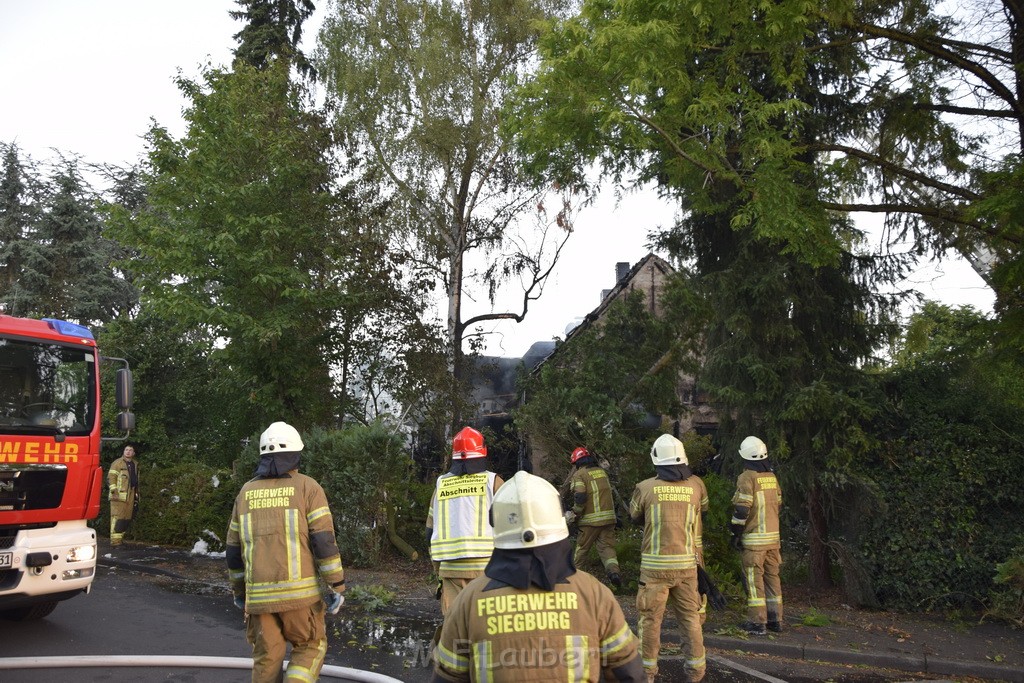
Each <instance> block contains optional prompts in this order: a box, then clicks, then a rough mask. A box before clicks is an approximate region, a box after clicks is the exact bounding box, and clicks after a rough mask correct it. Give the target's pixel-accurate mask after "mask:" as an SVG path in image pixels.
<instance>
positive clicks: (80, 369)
mask: <svg viewBox="0 0 1024 683" xmlns="http://www.w3.org/2000/svg"><path fill="white" fill-rule="evenodd" d="M108 360H112V361H120V362H122V363H124V361H121V359H105V358H101V356H100V355H99V352H98V350H97V347H96V340H95V338H94V337H93V335H92V332H90V331H89V329H88V328H85V327H83V326H81V325H77V324H74V323H70V322H67V321H63V320H54V319H43V320H32V319H26V318H14V317H11V316H7V315H0V617H5V618H8V619H38V618H41V617H44V616H46V615H47V614H49V613H50V612H52V611H53V609H54V608H55V607H56V606H57V603H58V602H60V601H61V600H66V599H68V598H71V597H73V596H75V595H78V594H80V593H88V592H89V589H90V587H91V586H92V581H93V578H94V576H95V573H96V531H95V530H94V529H92V528H91V527H90V526H89V524H88V522H89V520H92V519H95V518H96V517H97V515H98V514H99V511H100V502H101V500H102V499H103V493H104V490H105V486H104V482H103V471H102V468H101V466H100V445H101V442H102V438H101V436H100V364H101V362H105V361H108ZM116 377H117V379H116V385H117V391H116V392H115V393H116V403H117V407H118V410H119V411H120V413H119V415H118V420H117V422H118V428H119V429H120V430H124V431H125V432H127V431H130V430H131V429H132V428H134V420H135V418H134V415H133V414H132V413H131V412H129V409H130V408H131V400H132V380H131V371H130V370H129V369H128V368H127V363H124V367H123V368H120V369H118V370H117V374H116Z"/></svg>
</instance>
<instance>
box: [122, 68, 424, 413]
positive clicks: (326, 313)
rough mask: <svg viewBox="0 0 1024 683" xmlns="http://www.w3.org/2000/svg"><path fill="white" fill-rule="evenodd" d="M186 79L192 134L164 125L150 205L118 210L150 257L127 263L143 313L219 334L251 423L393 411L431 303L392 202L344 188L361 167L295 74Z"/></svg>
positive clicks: (246, 71) (155, 145) (153, 141)
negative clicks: (401, 254) (393, 226)
mask: <svg viewBox="0 0 1024 683" xmlns="http://www.w3.org/2000/svg"><path fill="white" fill-rule="evenodd" d="M178 85H179V87H180V88H181V90H182V92H183V93H184V94H185V96H186V97H187V98H188V99H189V100H190V107H189V109H188V110H187V111H186V113H185V117H186V120H187V121H188V124H189V126H188V130H187V133H186V135H185V136H184V138H182V139H181V140H175V139H173V138H172V137H171V136H170V135H169V134H168V133H167V131H166V130H164V129H162V128H160V127H159V126H155V127H154V128H153V129H152V130H151V131H150V133H149V136H148V142H149V145H150V151H149V155H148V166H147V168H146V169H145V174H144V177H143V181H144V185H145V187H146V190H147V193H148V194H147V197H146V201H145V203H144V204H143V205H142V207H140V208H133V207H132V206H125V205H115V206H112V207H110V213H111V215H112V223H113V224H114V225H115V226H116V230H117V235H118V238H119V239H120V240H122V241H123V242H124V243H125V244H127V245H130V246H131V247H132V248H133V249H135V250H137V252H138V256H137V258H134V259H133V260H132V261H131V262H130V263H127V264H125V265H126V267H129V268H131V269H132V270H133V272H134V273H136V276H137V278H138V281H139V282H140V284H141V285H142V286H143V288H144V291H145V300H144V304H145V305H146V306H148V307H151V308H152V309H153V314H154V315H156V316H159V317H160V318H164V319H170V320H174V321H176V323H177V324H178V325H180V327H181V328H183V329H185V330H189V331H202V336H203V338H205V339H217V340H218V343H217V345H216V346H215V347H214V348H213V349H211V350H210V354H211V356H212V355H215V356H217V357H218V362H217V363H216V364H215V366H216V367H217V368H218V369H221V370H223V371H230V373H231V374H232V375H233V377H232V379H231V380H230V381H231V382H232V383H233V385H234V387H235V388H236V389H237V393H236V394H235V396H234V399H233V400H234V401H237V402H238V403H239V405H240V406H244V407H245V410H244V411H243V412H245V413H247V414H248V419H249V429H252V428H253V427H254V426H256V425H262V424H267V423H269V422H271V421H273V420H275V419H280V418H281V416H284V415H287V416H288V419H289V420H290V421H291V422H294V423H295V424H296V425H297V426H299V427H306V426H308V425H313V424H317V425H331V424H337V423H340V422H341V421H342V420H344V419H345V417H346V416H350V415H354V416H355V417H356V418H357V419H364V415H365V412H364V410H365V409H370V408H376V410H377V412H376V413H374V414H380V413H383V412H386V410H387V406H384V405H381V404H382V400H381V395H382V393H383V392H384V391H385V387H384V386H382V385H383V384H385V383H387V382H390V384H389V388H394V387H397V388H398V389H401V388H403V387H404V386H405V385H406V384H407V383H406V382H405V381H404V380H403V379H401V378H402V377H404V376H405V375H407V374H409V373H407V372H400V371H395V370H394V369H393V367H392V366H393V365H395V364H401V363H400V361H401V354H402V353H403V352H405V351H408V350H409V348H410V346H413V347H414V348H415V344H414V343H413V342H407V340H408V339H410V337H416V340H417V341H419V340H421V339H422V336H423V330H424V329H425V325H423V324H421V323H419V322H418V317H419V316H418V313H419V310H420V309H419V307H418V306H417V305H416V304H415V303H413V301H415V300H418V296H419V295H418V293H416V294H414V295H411V296H409V297H407V296H406V295H405V294H404V293H403V291H402V289H401V287H400V286H399V278H400V274H399V273H398V272H397V271H398V268H399V264H398V263H397V262H396V261H395V260H394V259H392V258H391V257H390V256H389V252H388V251H387V250H386V249H385V248H384V247H383V243H382V242H383V240H385V238H386V236H385V231H384V230H383V228H382V227H381V226H380V224H379V222H378V220H377V217H375V216H373V212H374V211H376V210H377V209H378V208H379V200H375V199H374V198H372V197H370V196H369V191H368V190H365V188H363V187H362V186H361V185H358V184H356V186H352V185H348V186H339V185H338V179H339V178H340V177H343V176H345V175H349V174H354V173H355V172H356V171H357V170H358V169H357V168H356V167H354V166H352V165H351V164H350V165H348V166H346V165H344V164H342V162H341V160H340V159H339V157H338V156H337V154H336V148H335V144H336V142H337V141H336V139H335V136H334V133H333V131H332V130H331V128H330V127H329V126H328V125H327V123H326V116H325V114H324V113H323V112H319V111H316V110H314V109H313V108H312V106H311V103H310V99H311V95H310V93H309V92H308V90H307V89H305V88H303V87H301V86H299V85H297V84H295V83H292V82H291V81H290V80H289V72H288V68H287V65H286V64H278V65H276V66H275V67H273V68H267V69H266V70H263V71H258V70H256V69H253V68H252V67H247V66H245V65H243V64H236V71H234V72H224V71H221V70H217V69H208V70H207V71H206V72H205V73H204V76H203V81H202V82H193V81H189V80H185V79H179V82H178ZM396 316H397V318H398V320H397V321H396ZM399 321H400V322H408V323H409V324H407V325H401V324H397V323H398V322H399ZM382 328H386V329H389V330H394V333H393V334H383V335H382V334H380V333H379V330H380V329H382ZM417 335H418V336H417ZM228 369H230V370H228ZM413 374H414V375H415V373H413ZM336 384H340V386H336ZM396 390H397V389H396ZM357 396H362V397H364V399H365V401H359V400H357Z"/></svg>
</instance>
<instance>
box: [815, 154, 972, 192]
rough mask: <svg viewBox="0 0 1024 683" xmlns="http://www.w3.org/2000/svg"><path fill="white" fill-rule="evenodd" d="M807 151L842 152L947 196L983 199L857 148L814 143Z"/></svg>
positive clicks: (961, 188) (965, 190)
mask: <svg viewBox="0 0 1024 683" xmlns="http://www.w3.org/2000/svg"><path fill="white" fill-rule="evenodd" d="M807 149H808V150H809V151H811V152H842V153H843V154H847V155H849V156H852V157H856V158H858V159H863V160H864V161H868V162H871V163H873V164H875V165H877V166H879V167H881V168H883V169H885V170H886V171H889V172H891V173H894V174H896V175H898V176H900V177H902V178H907V179H909V180H913V181H915V182H918V183H920V184H922V185H924V186H925V187H931V188H934V189H936V190H941V191H943V192H945V193H947V194H951V195H954V196H956V197H961V198H963V199H968V200H972V201H973V200H977V199H980V198H981V195H979V194H977V193H976V192H972V191H971V190H968V189H966V188H963V187H958V186H956V185H950V184H949V183H944V182H942V181H940V180H936V179H934V178H931V177H929V176H926V175H924V174H923V173H918V172H917V171H912V170H910V169H909V168H904V167H902V166H900V165H899V164H894V163H893V162H891V161H888V160H887V159H885V158H884V157H881V156H879V155H877V154H873V153H871V152H867V151H865V150H862V149H858V148H856V147H849V146H847V145H835V144H830V143H814V144H811V145H808V146H807Z"/></svg>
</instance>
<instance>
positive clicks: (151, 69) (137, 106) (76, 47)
mask: <svg viewBox="0 0 1024 683" xmlns="http://www.w3.org/2000/svg"><path fill="white" fill-rule="evenodd" d="M316 4H317V10H318V11H317V14H316V15H315V16H314V17H313V21H312V22H309V23H307V25H306V26H305V27H304V29H305V45H306V51H307V53H309V52H311V51H312V49H311V47H310V46H311V45H312V41H313V40H314V39H315V29H316V26H318V25H319V23H320V20H321V16H322V15H321V13H322V11H323V9H324V8H325V7H326V2H325V1H324V0H317V2H316ZM236 7H237V6H236V5H235V3H234V2H233V1H232V0H173V1H171V0H0V94H2V95H0V96H2V104H0V141H3V142H5V143H11V142H14V143H16V144H17V145H18V147H19V148H20V150H21V151H22V153H24V154H28V155H30V156H32V157H33V158H35V159H37V160H45V159H47V158H50V157H52V151H51V150H54V149H56V150H59V151H61V152H64V153H73V154H76V155H79V156H81V157H82V158H83V159H84V160H85V161H88V162H96V163H99V162H109V163H128V162H131V161H133V160H134V159H136V158H138V157H139V156H140V155H141V154H142V152H143V142H142V138H141V136H142V135H143V134H144V133H145V132H146V130H147V129H148V128H149V125H150V119H151V118H152V119H155V120H156V121H157V122H158V123H159V124H161V125H163V126H165V127H167V128H168V129H169V130H170V131H171V133H172V134H173V135H175V136H176V137H177V136H180V135H181V134H182V133H183V132H184V123H183V122H182V119H181V112H182V109H183V108H184V107H185V105H186V102H185V101H184V99H183V98H182V97H181V95H180V93H179V92H178V90H177V88H176V87H175V85H174V82H173V79H174V77H175V75H176V74H177V73H178V71H179V70H180V71H181V73H183V74H184V75H185V76H188V77H194V76H196V75H197V74H198V73H199V70H200V65H201V64H204V63H206V62H212V63H213V64H214V65H225V64H227V63H228V62H229V61H230V59H231V48H232V47H234V45H235V42H234V39H233V38H232V36H233V35H234V34H235V33H237V32H238V31H239V30H240V28H241V26H242V24H241V23H240V22H236V21H234V20H232V19H231V18H230V17H229V16H228V11H230V10H232V9H236ZM672 220H673V209H672V208H671V207H669V206H667V205H665V204H664V203H663V202H660V201H659V200H657V199H656V198H654V197H653V196H652V195H651V194H650V193H647V194H639V195H637V194H633V195H627V196H626V197H624V198H623V199H622V200H621V201H620V202H617V201H616V200H615V199H614V198H613V197H612V195H611V193H608V194H607V195H606V196H603V197H602V198H601V200H600V201H599V202H598V203H597V204H596V205H594V206H593V207H591V208H589V209H587V210H585V211H584V212H583V213H582V214H581V215H580V216H579V217H578V218H577V221H576V228H577V229H576V233H575V234H574V235H573V236H572V238H571V239H570V242H569V246H568V247H567V248H566V251H565V252H564V253H563V258H562V260H561V262H560V264H559V266H558V267H557V268H556V271H555V273H554V276H553V278H552V281H551V282H550V284H549V286H548V287H547V289H546V290H545V294H544V297H543V298H542V299H541V300H540V301H539V302H535V303H534V304H533V306H532V307H531V310H530V313H529V315H528V316H527V320H526V322H525V323H523V324H521V325H514V324H512V323H508V324H503V325H501V326H499V328H498V330H499V332H500V334H498V335H494V337H493V339H492V340H491V343H490V345H489V347H488V352H489V353H491V354H494V355H504V356H522V355H523V354H524V353H525V352H526V350H527V349H529V347H530V345H531V344H532V343H533V342H535V341H540V340H550V339H552V338H553V337H555V336H558V337H561V336H564V333H565V329H566V326H567V325H569V324H571V323H572V322H573V321H574V320H575V319H578V318H581V317H582V316H584V315H586V314H587V313H588V312H590V311H591V310H593V309H594V308H595V307H596V306H597V305H598V303H599V297H600V293H601V290H603V289H609V288H611V287H612V286H613V285H614V274H615V264H616V262H619V261H628V262H630V263H631V264H632V263H636V262H637V261H638V260H640V259H641V258H643V256H644V255H646V254H647V249H645V248H644V243H645V241H646V234H647V232H648V231H649V230H650V229H652V228H656V227H657V226H659V225H668V224H670V223H671V222H672ZM908 286H912V287H914V288H916V289H920V290H922V291H924V292H925V294H926V295H927V296H928V297H929V298H933V299H938V300H940V301H944V302H946V303H950V304H953V305H959V304H972V305H974V306H976V307H977V308H979V309H981V310H983V311H991V308H992V294H991V292H990V290H988V288H987V287H985V285H984V284H983V283H982V281H981V279H980V278H978V277H977V275H975V274H974V273H973V271H972V270H971V269H970V266H968V265H967V264H966V263H965V262H963V261H962V260H959V261H957V262H948V263H943V264H941V265H940V266H936V265H935V264H929V265H927V266H925V267H924V268H922V269H921V270H920V271H919V272H918V273H917V274H915V276H914V277H913V278H912V280H911V281H910V282H908Z"/></svg>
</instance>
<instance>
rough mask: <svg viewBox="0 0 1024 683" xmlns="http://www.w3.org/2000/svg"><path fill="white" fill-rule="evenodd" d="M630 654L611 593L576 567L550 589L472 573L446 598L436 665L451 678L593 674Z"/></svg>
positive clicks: (599, 676) (629, 635) (578, 677)
mask: <svg viewBox="0 0 1024 683" xmlns="http://www.w3.org/2000/svg"><path fill="white" fill-rule="evenodd" d="M636 656H637V640H636V637H635V636H634V635H633V632H632V631H631V630H630V628H629V626H628V625H627V624H626V619H625V617H624V616H623V614H622V608H621V607H620V606H619V603H618V602H617V601H616V600H615V596H614V595H612V593H611V591H610V590H608V588H607V587H606V586H604V585H603V584H602V583H601V582H600V581H598V580H597V579H595V578H594V577H593V576H591V575H590V574H588V573H586V572H582V571H578V572H576V573H575V574H572V575H571V576H569V577H568V578H567V579H566V580H565V582H563V583H559V584H558V585H556V586H555V589H554V590H552V591H545V590H542V589H541V588H538V587H537V586H535V585H531V586H530V587H529V588H527V589H520V588H513V587H511V586H507V585H505V584H500V585H497V586H492V585H491V579H490V578H488V577H486V576H482V577H480V578H477V579H474V580H473V581H471V582H470V583H469V584H468V585H467V586H466V587H465V588H464V589H462V592H461V593H459V596H458V597H457V598H456V599H455V602H454V603H453V604H452V607H451V609H450V610H449V612H448V615H447V616H446V617H445V620H444V625H443V627H442V629H441V636H440V640H439V642H438V645H437V649H436V650H435V656H434V660H435V669H436V670H437V672H438V673H439V674H442V675H443V677H444V678H446V679H449V680H455V681H468V680H474V681H491V683H503V682H504V681H580V682H583V681H592V682H594V683H596V682H597V681H604V680H609V678H608V677H609V676H610V674H611V671H612V670H613V669H616V668H618V667H620V666H622V665H624V664H626V663H627V662H629V661H630V660H632V659H634V658H635V657H636Z"/></svg>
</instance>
